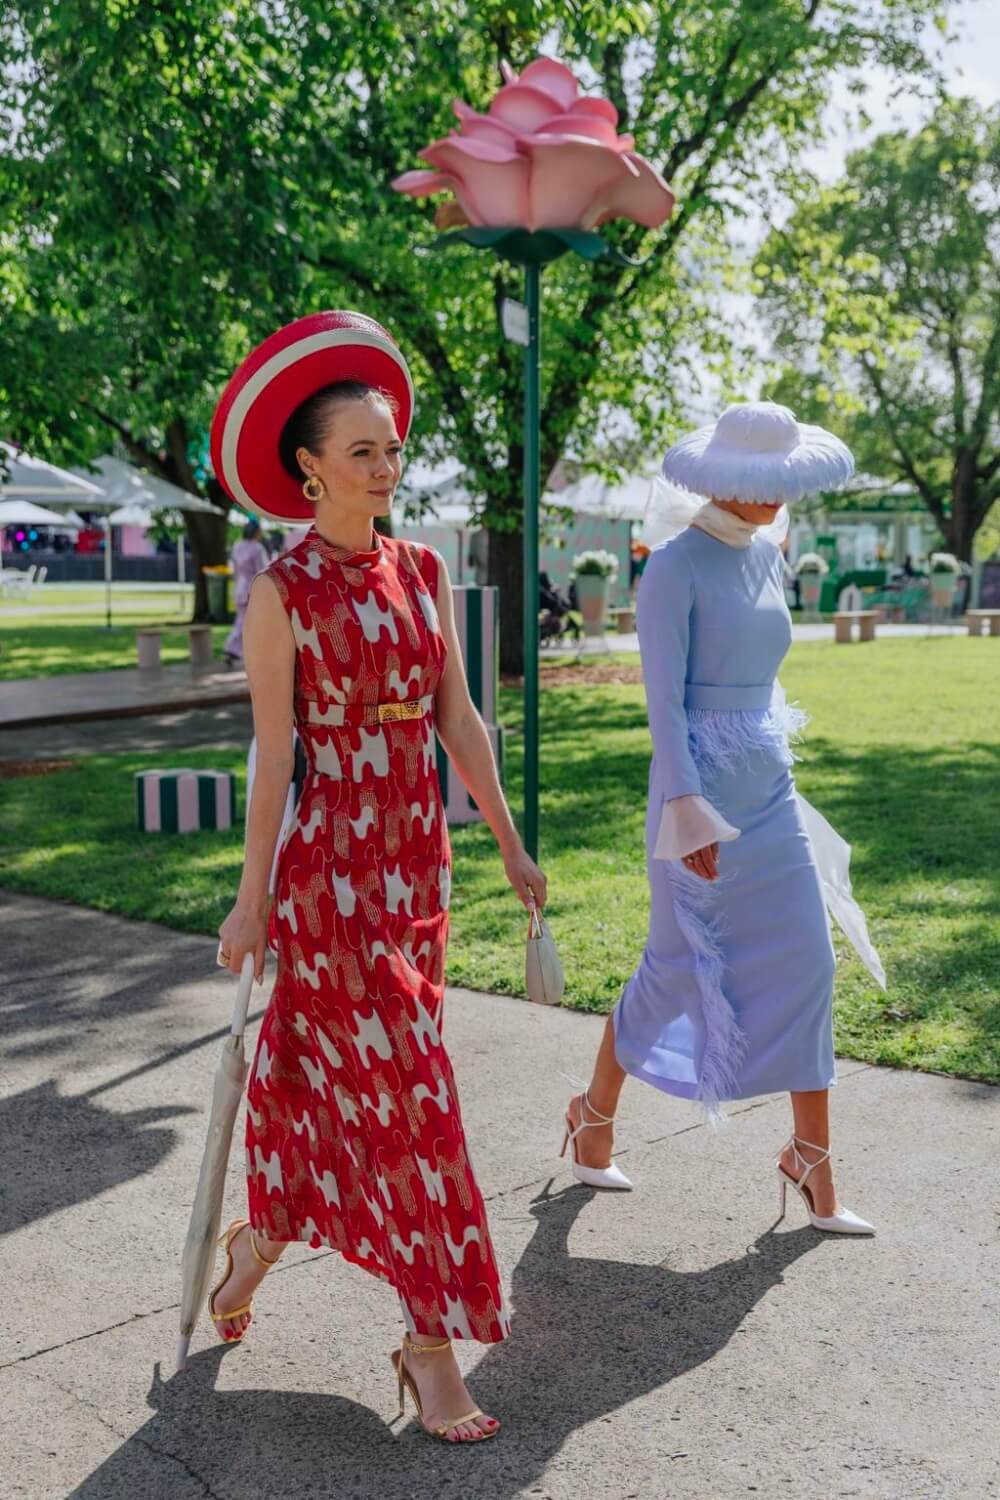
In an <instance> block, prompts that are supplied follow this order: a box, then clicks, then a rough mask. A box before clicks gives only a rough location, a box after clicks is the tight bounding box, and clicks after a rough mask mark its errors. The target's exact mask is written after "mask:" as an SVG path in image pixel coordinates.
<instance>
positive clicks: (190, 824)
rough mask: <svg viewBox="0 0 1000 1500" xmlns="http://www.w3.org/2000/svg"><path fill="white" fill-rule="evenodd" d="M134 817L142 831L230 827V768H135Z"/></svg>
mask: <svg viewBox="0 0 1000 1500" xmlns="http://www.w3.org/2000/svg"><path fill="white" fill-rule="evenodd" d="M135 792H136V818H137V821H138V824H139V827H140V829H141V830H142V831H143V832H144V833H194V832H195V831H196V830H198V829H201V828H215V829H219V828H231V827H232V825H233V823H234V822H235V821H236V778H235V776H234V775H233V773H232V772H231V771H187V770H180V771H137V772H136V778H135Z"/></svg>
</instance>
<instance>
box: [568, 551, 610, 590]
mask: <svg viewBox="0 0 1000 1500" xmlns="http://www.w3.org/2000/svg"><path fill="white" fill-rule="evenodd" d="M573 577H574V578H608V579H610V580H611V582H614V580H615V579H616V578H617V577H618V559H617V557H616V556H615V554H614V553H613V552H604V551H601V550H597V551H593V552H578V553H577V555H576V557H574V559H573Z"/></svg>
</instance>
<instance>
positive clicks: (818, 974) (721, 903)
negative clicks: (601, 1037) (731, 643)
mask: <svg viewBox="0 0 1000 1500" xmlns="http://www.w3.org/2000/svg"><path fill="white" fill-rule="evenodd" d="M793 712H794V711H792V710H788V711H786V716H785V721H784V722H781V720H780V717H776V716H775V714H774V713H773V712H766V713H756V714H755V713H738V714H735V713H734V714H723V713H704V714H699V713H697V712H695V713H692V714H691V715H690V716H689V719H690V729H689V746H690V749H691V753H692V756H693V759H694V761H695V764H696V766H697V768H698V772H699V775H700V777H701V782H702V789H703V794H704V796H705V797H706V798H707V799H708V801H709V802H710V803H711V804H712V806H713V807H714V808H715V809H716V810H717V811H718V812H720V813H721V814H722V816H723V817H724V818H725V819H726V820H727V821H728V822H730V823H732V824H733V825H734V826H735V827H736V828H738V829H739V830H740V837H739V838H738V839H735V840H733V842H731V843H723V844H721V845H720V849H719V872H720V873H719V879H718V880H717V881H715V882H709V881H705V880H702V879H700V878H699V877H698V876H696V875H693V874H691V873H690V872H689V871H688V870H687V869H686V868H685V866H684V865H683V864H682V863H681V861H679V860H663V859H654V858H653V856H652V850H653V847H654V845H655V841H656V836H657V830H658V828H659V822H660V814H661V808H662V802H661V801H660V800H659V799H655V798H651V799H650V805H649V811H648V815H647V826H646V848H647V869H648V875H649V887H650V923H649V936H648V939H647V942H646V947H645V951H644V952H643V955H642V959H641V961H640V963H639V965H638V967H637V969H636V970H635V973H634V974H633V975H632V977H631V978H630V979H629V980H628V982H627V984H626V985H625V988H624V990H623V992H622V996H621V999H620V1001H619V1002H618V1005H617V1007H616V1009H615V1011H614V1027H615V1046H616V1053H617V1057H618V1061H619V1063H620V1064H621V1066H622V1067H623V1068H624V1069H625V1070H626V1072H628V1073H631V1074H633V1075H634V1076H635V1077H636V1078H641V1079H642V1080H643V1081H644V1082H646V1083H651V1084H653V1085H654V1087H656V1088H658V1089H662V1090H663V1091H664V1092H665V1093H669V1094H677V1095H680V1096H682V1097H685V1098H690V1099H698V1100H701V1101H702V1102H703V1104H704V1105H705V1106H706V1109H707V1110H708V1112H709V1113H710V1114H717V1113H718V1112H719V1105H720V1103H721V1102H722V1101H724V1100H727V1099H747V1098H751V1097H753V1096H754V1095H758V1094H770V1093H776V1092H779V1091H784V1090H808V1089H825V1088H828V1087H829V1086H830V1085H831V1084H833V1083H835V1082H836V1064H835V1060H834V1052H833V977H834V966H835V957H834V951H833V943H832V941H831V937H830V924H829V919H828V916H827V911H826V905H825V902H824V898H823V889H822V884H821V881H820V876H819V872H818V870H817V867H816V862H815V858H814V855H813V850H812V847H811V844H810V840H809V836H808V834H807V832H806V828H805V825H804V822H803V818H802V814H801V812H800V809H799V804H798V800H797V797H796V793H795V784H794V780H793V776H792V764H793V757H792V755H791V752H790V751H789V749H788V728H789V722H788V714H790V713H793ZM793 727H797V726H793Z"/></svg>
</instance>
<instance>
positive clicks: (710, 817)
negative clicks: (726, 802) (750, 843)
mask: <svg viewBox="0 0 1000 1500" xmlns="http://www.w3.org/2000/svg"><path fill="white" fill-rule="evenodd" d="M739 836H740V830H739V829H738V828H734V827H733V825H732V824H731V823H727V822H726V820H725V818H724V817H723V816H722V814H721V813H717V812H716V810H715V808H714V807H713V806H712V804H711V803H710V802H706V801H705V799H704V797H699V796H697V795H689V796H687V797H674V798H673V799H672V800H671V801H670V802H665V803H664V804H663V811H662V813H661V814H660V827H659V832H658V833H657V835H656V846H655V848H654V849H653V858H654V859H683V858H684V856H685V854H693V853H694V851H695V850H696V849H704V848H705V846H706V845H707V844H716V843H720V844H729V843H732V841H733V839H738V838H739Z"/></svg>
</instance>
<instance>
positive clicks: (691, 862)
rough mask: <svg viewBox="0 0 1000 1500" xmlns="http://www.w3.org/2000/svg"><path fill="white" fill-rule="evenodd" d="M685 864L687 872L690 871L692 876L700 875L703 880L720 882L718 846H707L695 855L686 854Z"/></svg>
mask: <svg viewBox="0 0 1000 1500" xmlns="http://www.w3.org/2000/svg"><path fill="white" fill-rule="evenodd" d="M683 864H684V868H685V869H686V870H690V871H691V873H692V875H700V876H701V878H702V880H718V878H719V846H718V844H706V845H705V847H704V849H696V850H695V851H694V853H693V854H685V856H684V860H683Z"/></svg>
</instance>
